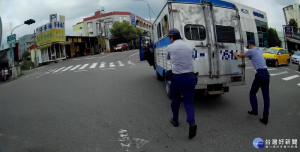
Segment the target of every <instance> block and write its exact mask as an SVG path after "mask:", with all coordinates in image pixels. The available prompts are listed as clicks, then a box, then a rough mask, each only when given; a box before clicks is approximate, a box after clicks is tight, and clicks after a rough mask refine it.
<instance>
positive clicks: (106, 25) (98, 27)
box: [73, 11, 151, 50]
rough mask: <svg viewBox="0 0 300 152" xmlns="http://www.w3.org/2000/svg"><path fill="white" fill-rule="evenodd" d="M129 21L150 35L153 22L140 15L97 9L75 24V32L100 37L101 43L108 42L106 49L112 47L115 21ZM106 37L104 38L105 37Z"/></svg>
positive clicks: (78, 34) (77, 34)
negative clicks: (106, 11)
mask: <svg viewBox="0 0 300 152" xmlns="http://www.w3.org/2000/svg"><path fill="white" fill-rule="evenodd" d="M117 21H118V22H126V21H127V22H129V23H131V25H133V26H135V27H137V28H140V29H142V30H143V32H144V33H145V34H147V35H149V37H150V33H151V22H149V21H147V20H145V19H143V18H142V17H139V16H137V15H135V14H133V13H130V12H119V11H115V12H109V13H103V11H96V12H95V14H94V15H93V16H90V17H87V18H84V19H83V22H80V23H77V24H76V25H74V26H73V32H74V35H75V36H90V37H95V36H97V37H99V40H100V42H99V44H103V43H104V44H106V45H105V46H102V48H103V47H105V48H106V50H110V48H112V46H111V44H110V40H111V38H112V35H111V33H110V30H109V29H110V28H112V26H113V24H114V23H115V22H117ZM103 37H104V39H103Z"/></svg>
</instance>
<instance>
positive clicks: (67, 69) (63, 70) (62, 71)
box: [62, 66, 73, 72]
mask: <svg viewBox="0 0 300 152" xmlns="http://www.w3.org/2000/svg"><path fill="white" fill-rule="evenodd" d="M72 67H73V66H69V67H67V68H65V69H64V70H62V72H65V71H67V70H69V69H71V68H72Z"/></svg>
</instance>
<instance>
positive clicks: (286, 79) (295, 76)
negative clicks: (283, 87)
mask: <svg viewBox="0 0 300 152" xmlns="http://www.w3.org/2000/svg"><path fill="white" fill-rule="evenodd" d="M298 77H299V75H293V76H290V77H286V78H282V80H285V81H289V80H292V79H296V78H298Z"/></svg>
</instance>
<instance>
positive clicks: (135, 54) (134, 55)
mask: <svg viewBox="0 0 300 152" xmlns="http://www.w3.org/2000/svg"><path fill="white" fill-rule="evenodd" d="M137 54H139V52H138V53H134V54H132V55H130V56H129V57H132V56H135V55H137Z"/></svg>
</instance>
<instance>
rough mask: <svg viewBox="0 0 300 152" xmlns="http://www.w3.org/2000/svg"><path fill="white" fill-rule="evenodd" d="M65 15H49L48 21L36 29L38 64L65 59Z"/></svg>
mask: <svg viewBox="0 0 300 152" xmlns="http://www.w3.org/2000/svg"><path fill="white" fill-rule="evenodd" d="M65 44H66V34H65V17H64V16H60V20H59V21H57V15H56V14H52V15H50V23H47V24H45V25H43V26H40V27H38V28H37V29H36V45H37V50H39V51H38V57H39V64H43V63H47V62H52V61H57V60H63V59H66V49H65Z"/></svg>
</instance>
